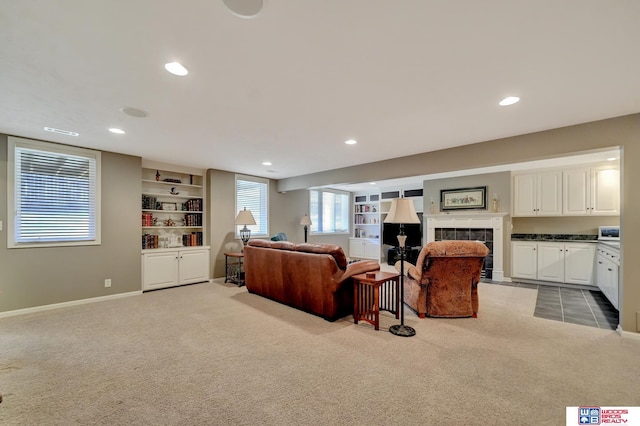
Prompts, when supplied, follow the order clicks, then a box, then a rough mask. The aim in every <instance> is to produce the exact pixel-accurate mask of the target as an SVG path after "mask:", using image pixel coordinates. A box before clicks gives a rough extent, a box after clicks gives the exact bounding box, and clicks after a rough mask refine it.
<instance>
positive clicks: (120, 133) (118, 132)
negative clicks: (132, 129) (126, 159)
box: [109, 127, 124, 135]
mask: <svg viewBox="0 0 640 426" xmlns="http://www.w3.org/2000/svg"><path fill="white" fill-rule="evenodd" d="M109 131H110V132H111V133H115V134H117V135H124V130H122V129H118V128H116V127H112V128H110V129H109Z"/></svg>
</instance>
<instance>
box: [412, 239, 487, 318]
mask: <svg viewBox="0 0 640 426" xmlns="http://www.w3.org/2000/svg"><path fill="white" fill-rule="evenodd" d="M488 254H489V249H488V248H487V246H485V245H484V244H483V243H481V242H478V241H457V240H454V241H434V242H430V243H428V244H427V245H426V246H424V247H423V248H422V250H421V251H420V254H419V255H418V260H417V262H416V265H415V266H414V265H408V267H407V268H405V275H406V277H405V282H404V301H405V303H406V304H407V305H408V306H409V307H410V308H411V309H413V310H414V311H416V313H417V314H418V316H419V317H420V318H424V317H425V315H427V316H430V317H448V318H460V317H474V318H475V317H476V316H477V314H478V282H480V273H481V272H482V264H483V262H484V258H485V257H486V256H487V255H488Z"/></svg>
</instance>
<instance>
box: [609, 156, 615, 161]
mask: <svg viewBox="0 0 640 426" xmlns="http://www.w3.org/2000/svg"><path fill="white" fill-rule="evenodd" d="M616 160H617V158H616V157H609V158H607V161H616Z"/></svg>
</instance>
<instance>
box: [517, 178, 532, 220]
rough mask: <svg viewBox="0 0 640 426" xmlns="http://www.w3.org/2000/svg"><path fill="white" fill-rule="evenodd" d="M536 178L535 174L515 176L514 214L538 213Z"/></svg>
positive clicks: (527, 214)
mask: <svg viewBox="0 0 640 426" xmlns="http://www.w3.org/2000/svg"><path fill="white" fill-rule="evenodd" d="M536 179H537V175H535V174H526V175H515V176H514V177H513V216H535V215H536V197H537V193H536Z"/></svg>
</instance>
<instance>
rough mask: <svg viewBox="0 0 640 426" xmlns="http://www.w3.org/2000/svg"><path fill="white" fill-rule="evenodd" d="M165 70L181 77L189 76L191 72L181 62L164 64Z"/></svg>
mask: <svg viewBox="0 0 640 426" xmlns="http://www.w3.org/2000/svg"><path fill="white" fill-rule="evenodd" d="M164 68H165V69H166V70H167V71H169V72H170V73H171V74H173V75H178V76H180V77H183V76H185V75H187V74H189V71H187V69H186V68H185V67H184V66H182V64H181V63H180V62H169V63H167V64H164Z"/></svg>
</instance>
